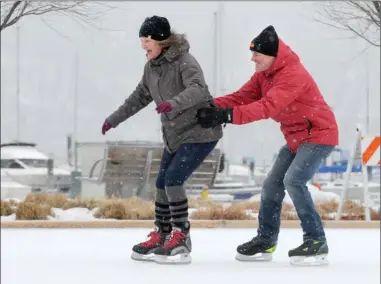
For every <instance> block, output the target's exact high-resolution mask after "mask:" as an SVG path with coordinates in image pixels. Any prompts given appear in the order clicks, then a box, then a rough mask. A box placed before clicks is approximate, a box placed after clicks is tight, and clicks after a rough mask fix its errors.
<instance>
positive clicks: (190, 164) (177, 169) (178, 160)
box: [156, 141, 218, 190]
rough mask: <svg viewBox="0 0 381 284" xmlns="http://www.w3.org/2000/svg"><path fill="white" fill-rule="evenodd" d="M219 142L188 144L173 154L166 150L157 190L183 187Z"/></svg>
mask: <svg viewBox="0 0 381 284" xmlns="http://www.w3.org/2000/svg"><path fill="white" fill-rule="evenodd" d="M217 142H218V141H213V142H207V143H186V144H183V145H181V146H180V148H179V149H178V150H177V151H176V152H175V153H173V154H170V153H168V151H167V150H165V149H164V153H163V156H162V159H161V163H160V170H159V175H158V177H157V179H156V188H157V189H158V190H160V189H165V187H168V186H179V185H183V184H184V183H185V181H186V180H187V179H188V178H189V177H190V176H191V175H192V173H193V172H194V171H195V170H196V169H197V168H198V167H199V166H200V165H201V163H202V162H203V161H204V160H205V158H206V157H207V156H208V155H209V154H210V153H211V152H212V151H213V149H214V147H216V145H217Z"/></svg>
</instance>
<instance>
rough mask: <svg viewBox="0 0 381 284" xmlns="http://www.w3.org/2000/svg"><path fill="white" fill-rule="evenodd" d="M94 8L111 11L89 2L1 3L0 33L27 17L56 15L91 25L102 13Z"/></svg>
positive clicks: (99, 4)
mask: <svg viewBox="0 0 381 284" xmlns="http://www.w3.org/2000/svg"><path fill="white" fill-rule="evenodd" d="M94 6H100V7H101V8H102V9H101V10H102V12H104V11H105V10H106V8H107V9H109V10H110V9H112V7H111V6H109V5H107V4H104V3H100V2H91V1H86V2H85V1H84V0H80V1H70V2H69V1H51V2H38V1H30V0H29V1H16V2H14V3H12V5H9V3H6V2H4V1H1V11H2V12H1V22H0V23H1V25H0V31H3V30H4V29H5V28H7V27H10V26H12V25H14V24H16V23H17V22H18V21H20V20H21V19H22V18H24V17H27V16H43V15H46V14H58V15H62V16H70V17H71V18H72V19H73V18H76V19H77V20H79V21H81V22H85V23H87V24H88V25H91V21H95V20H97V19H98V18H99V17H100V16H101V15H102V14H103V13H102V12H101V11H99V12H96V11H95V10H94V9H93V8H94Z"/></svg>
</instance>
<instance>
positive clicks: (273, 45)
mask: <svg viewBox="0 0 381 284" xmlns="http://www.w3.org/2000/svg"><path fill="white" fill-rule="evenodd" d="M278 46H279V39H278V35H277V33H276V31H275V29H274V27H273V26H268V27H267V28H265V29H264V30H263V31H262V32H261V33H260V34H259V35H258V36H257V37H256V38H254V39H253V40H252V41H251V43H250V50H251V51H256V52H258V53H262V54H265V55H269V56H274V57H276V56H277V55H278Z"/></svg>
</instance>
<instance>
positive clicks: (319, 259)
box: [290, 254, 329, 266]
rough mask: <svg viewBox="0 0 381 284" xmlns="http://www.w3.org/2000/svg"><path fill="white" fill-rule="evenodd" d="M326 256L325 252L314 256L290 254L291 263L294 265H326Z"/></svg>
mask: <svg viewBox="0 0 381 284" xmlns="http://www.w3.org/2000/svg"><path fill="white" fill-rule="evenodd" d="M327 257H328V256H327V255H326V254H322V255H315V256H307V257H306V256H292V257H290V263H291V265H295V266H323V265H328V264H329V262H328V258H327Z"/></svg>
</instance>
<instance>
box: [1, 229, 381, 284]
mask: <svg viewBox="0 0 381 284" xmlns="http://www.w3.org/2000/svg"><path fill="white" fill-rule="evenodd" d="M326 232H327V237H328V240H329V246H330V251H331V252H330V255H329V260H330V265H329V266H327V267H291V266H290V265H289V263H288V258H287V251H288V249H290V248H292V247H295V246H297V245H299V244H300V241H301V230H300V229H282V231H281V234H280V240H279V247H278V250H277V251H276V253H275V255H274V260H273V262H270V263H242V262H238V261H236V260H235V259H234V256H235V248H236V246H237V244H239V243H241V242H243V241H246V240H248V239H249V238H251V237H252V235H253V234H254V233H255V229H193V231H192V241H193V245H194V251H193V254H192V257H193V262H192V264H190V265H186V266H179V265H177V266H163V265H158V264H155V263H142V262H134V261H133V260H131V259H130V252H131V247H132V245H133V244H134V243H136V242H137V241H140V240H142V238H143V239H144V238H145V236H146V234H147V230H146V229H71V230H70V229H63V230H61V229H2V230H1V283H4V284H22V283H27V284H64V283H65V284H98V283H99V284H105V283H126V284H127V283H138V284H145V283H150V284H152V283H166V284H170V283H176V284H188V283H199V284H201V283H202V282H205V283H211V281H216V282H217V283H219V284H224V283H229V284H232V283H258V284H262V283H263V284H272V283H274V284H280V283H286V282H290V283H292V284H299V283H300V284H302V283H303V284H305V283H308V284H338V283H345V284H359V283H366V284H378V283H380V230H379V229H363V230H361V229H347V230H344V229H327V231H326Z"/></svg>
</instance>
